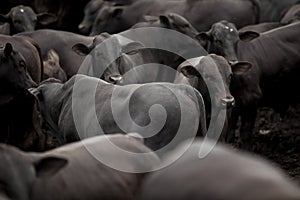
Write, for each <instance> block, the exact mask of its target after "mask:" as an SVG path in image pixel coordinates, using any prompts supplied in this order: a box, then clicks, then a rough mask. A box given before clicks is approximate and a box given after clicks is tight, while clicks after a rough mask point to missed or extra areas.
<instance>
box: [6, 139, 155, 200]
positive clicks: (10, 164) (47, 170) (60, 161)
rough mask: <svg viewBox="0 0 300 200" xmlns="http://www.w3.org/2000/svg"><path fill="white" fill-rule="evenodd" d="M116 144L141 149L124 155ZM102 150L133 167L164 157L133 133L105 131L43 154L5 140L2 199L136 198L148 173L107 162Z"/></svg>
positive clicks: (146, 166)
mask: <svg viewBox="0 0 300 200" xmlns="http://www.w3.org/2000/svg"><path fill="white" fill-rule="evenodd" d="M110 144H111V145H110ZM112 144H113V145H115V147H119V148H120V149H122V150H123V151H126V152H128V153H129V152H130V153H137V154H141V155H140V156H139V157H134V158H132V157H130V156H128V155H125V156H122V155H121V154H120V151H117V149H116V148H113V146H112ZM143 153H148V154H147V155H143ZM101 156H103V157H105V158H109V157H112V158H114V159H115V161H116V162H118V165H117V164H116V162H112V163H114V166H117V167H120V166H122V167H123V168H122V169H123V170H132V172H134V171H135V170H137V172H140V171H141V169H142V170H144V172H147V171H151V170H152V168H154V167H155V166H157V165H158V164H159V162H160V161H159V159H158V157H157V156H156V155H155V154H154V153H150V149H149V148H147V147H146V146H145V145H144V144H143V143H142V142H141V141H139V140H138V139H136V138H134V137H132V136H129V135H126V136H124V135H113V136H99V137H95V138H91V139H87V140H84V141H81V142H78V143H74V144H70V145H66V146H64V147H60V148H57V149H55V150H51V151H48V152H45V153H40V154H38V153H24V152H22V151H20V150H18V149H16V148H13V147H10V146H6V145H0V158H1V161H2V162H1V165H0V169H1V177H0V180H1V186H3V184H4V186H5V187H4V188H1V191H0V199H5V200H12V199H15V200H40V199H45V200H50V199H56V200H63V199H79V200H92V199H120V200H130V199H133V197H134V195H135V194H136V192H137V190H138V188H139V185H140V182H141V180H142V179H143V176H144V174H143V173H142V172H141V173H127V172H126V171H125V172H123V171H118V170H117V169H113V168H111V167H110V166H107V165H106V164H107V163H102V162H101V158H103V157H101ZM62 185H64V187H62Z"/></svg>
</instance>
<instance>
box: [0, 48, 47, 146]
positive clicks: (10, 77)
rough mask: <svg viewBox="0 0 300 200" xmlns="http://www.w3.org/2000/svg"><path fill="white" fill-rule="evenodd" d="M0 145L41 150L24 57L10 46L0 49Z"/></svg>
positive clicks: (30, 80)
mask: <svg viewBox="0 0 300 200" xmlns="http://www.w3.org/2000/svg"><path fill="white" fill-rule="evenodd" d="M0 58H1V59H0V60H1V62H0V82H1V84H0V85H1V87H0V96H1V97H0V99H1V101H0V113H1V114H0V120H1V125H0V133H1V134H0V142H2V143H8V144H11V145H15V146H18V147H20V148H22V149H24V150H43V149H44V146H43V145H44V143H45V140H44V136H43V134H42V132H41V128H40V121H39V118H38V117H39V116H38V113H37V100H36V98H35V97H34V96H33V95H32V94H31V93H29V92H28V91H27V89H28V88H30V87H33V86H35V85H36V84H35V83H34V82H33V81H32V79H31V77H30V75H29V74H28V72H27V66H26V61H25V59H24V57H23V56H22V55H21V54H20V53H19V52H18V51H16V50H14V47H13V46H12V45H11V44H10V43H6V44H5V46H4V47H2V49H1V50H0Z"/></svg>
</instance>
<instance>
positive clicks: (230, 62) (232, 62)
mask: <svg viewBox="0 0 300 200" xmlns="http://www.w3.org/2000/svg"><path fill="white" fill-rule="evenodd" d="M228 63H229V64H230V65H235V64H237V63H238V61H237V60H229V61H228Z"/></svg>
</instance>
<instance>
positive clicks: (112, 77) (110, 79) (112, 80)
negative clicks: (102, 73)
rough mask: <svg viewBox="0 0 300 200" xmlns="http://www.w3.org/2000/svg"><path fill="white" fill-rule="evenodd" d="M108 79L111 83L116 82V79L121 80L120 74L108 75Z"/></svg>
mask: <svg viewBox="0 0 300 200" xmlns="http://www.w3.org/2000/svg"><path fill="white" fill-rule="evenodd" d="M108 79H109V81H110V82H112V83H117V82H118V81H121V80H122V76H118V75H117V76H110V77H109V78H108Z"/></svg>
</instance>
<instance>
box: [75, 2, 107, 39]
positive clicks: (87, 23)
mask: <svg viewBox="0 0 300 200" xmlns="http://www.w3.org/2000/svg"><path fill="white" fill-rule="evenodd" d="M103 4H105V2H104V1H103V0H91V1H90V2H88V3H87V4H86V6H85V8H84V18H83V19H82V22H81V23H80V24H79V25H78V29H79V31H80V32H81V33H83V34H89V32H90V30H91V28H92V25H93V22H94V20H95V18H96V16H97V13H98V10H99V9H100V8H101V7H102V6H103Z"/></svg>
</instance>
